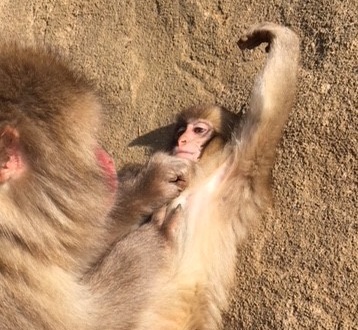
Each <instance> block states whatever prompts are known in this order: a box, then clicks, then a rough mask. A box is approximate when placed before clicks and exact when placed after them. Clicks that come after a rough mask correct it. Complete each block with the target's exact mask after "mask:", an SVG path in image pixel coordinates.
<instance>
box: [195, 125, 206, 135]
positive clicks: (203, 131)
mask: <svg viewBox="0 0 358 330" xmlns="http://www.w3.org/2000/svg"><path fill="white" fill-rule="evenodd" d="M206 131H207V129H206V128H204V127H199V126H197V127H194V133H196V134H203V133H205V132H206Z"/></svg>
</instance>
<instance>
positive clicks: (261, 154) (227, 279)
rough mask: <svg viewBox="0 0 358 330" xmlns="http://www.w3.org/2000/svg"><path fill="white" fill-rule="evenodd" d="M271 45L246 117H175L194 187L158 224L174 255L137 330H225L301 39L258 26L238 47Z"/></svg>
mask: <svg viewBox="0 0 358 330" xmlns="http://www.w3.org/2000/svg"><path fill="white" fill-rule="evenodd" d="M261 43H268V46H267V48H266V50H267V51H268V58H267V61H266V65H265V67H264V69H263V71H262V72H261V73H260V74H259V76H258V77H257V79H256V82H255V84H254V87H253V91H252V96H251V102H250V107H249V110H248V112H247V113H246V114H245V115H244V117H243V118H242V120H241V121H240V123H239V120H238V117H237V116H236V115H234V114H232V113H230V112H228V111H227V110H225V109H223V108H221V107H218V106H199V107H193V108H190V109H188V110H186V111H184V112H182V113H181V114H180V115H179V116H178V120H177V126H176V133H175V137H174V143H173V148H172V154H173V155H175V156H177V157H180V158H185V159H189V160H191V161H193V162H195V172H194V175H193V177H192V178H191V181H190V184H189V187H187V189H185V190H184V191H183V192H182V193H181V195H180V196H179V197H178V198H177V199H175V200H173V202H172V203H170V204H169V205H168V206H167V207H165V208H163V209H162V210H160V211H159V212H158V213H157V214H156V215H154V217H153V218H154V220H155V221H158V222H161V221H163V220H165V221H168V220H170V222H168V223H169V231H170V232H171V235H172V238H173V249H174V250H175V251H176V254H175V257H174V258H173V261H172V265H171V268H170V269H169V271H168V277H167V281H166V282H165V281H163V283H162V284H161V285H162V287H161V288H158V290H157V292H156V293H155V294H154V295H153V299H152V301H151V303H150V304H149V306H152V307H151V308H149V309H148V310H147V311H145V313H144V315H143V318H142V319H141V321H140V326H139V327H138V329H148V330H149V329H161V330H164V329H165V330H167V329H171V330H176V329H178V330H179V329H180V330H183V329H185V330H198V329H211V330H212V329H217V328H220V326H221V311H222V310H223V309H225V308H226V307H227V304H228V301H227V296H228V289H229V288H230V286H231V285H232V282H233V279H234V270H235V259H236V247H237V244H238V242H240V240H242V238H243V237H244V236H245V234H246V232H247V229H248V228H249V227H250V225H251V224H252V223H254V222H255V221H256V220H257V219H258V217H259V215H260V213H261V212H262V211H263V210H264V209H265V208H266V207H267V206H268V205H269V203H270V186H269V181H270V173H271V169H272V166H273V163H274V157H275V148H276V145H277V143H278V141H279V139H280V137H281V134H282V130H283V127H284V124H285V122H286V120H287V117H288V114H289V112H290V110H291V108H292V103H293V100H294V94H295V86H296V79H297V68H298V60H299V41H298V38H297V36H296V35H295V34H294V33H293V32H292V31H291V30H290V29H288V28H286V27H282V26H279V25H276V24H272V23H263V24H260V25H257V26H254V27H253V28H252V29H251V30H250V31H248V32H247V33H246V34H245V35H244V36H243V37H242V38H241V39H240V40H239V43H238V44H239V47H240V48H241V49H251V48H255V47H257V46H258V45H260V44H261Z"/></svg>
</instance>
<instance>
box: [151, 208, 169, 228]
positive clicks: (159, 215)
mask: <svg viewBox="0 0 358 330" xmlns="http://www.w3.org/2000/svg"><path fill="white" fill-rule="evenodd" d="M166 213H167V210H166V207H165V206H163V207H161V208H160V209H158V210H157V211H155V212H154V213H153V215H152V219H151V221H152V222H153V223H155V224H156V225H158V227H161V226H162V225H163V222H164V220H165V218H166Z"/></svg>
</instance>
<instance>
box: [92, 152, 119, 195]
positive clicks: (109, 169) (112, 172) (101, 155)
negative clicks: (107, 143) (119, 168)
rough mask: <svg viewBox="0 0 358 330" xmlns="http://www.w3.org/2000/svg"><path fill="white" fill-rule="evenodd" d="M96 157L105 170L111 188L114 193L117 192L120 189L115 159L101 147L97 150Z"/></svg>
mask: <svg viewBox="0 0 358 330" xmlns="http://www.w3.org/2000/svg"><path fill="white" fill-rule="evenodd" d="M96 157H97V160H98V163H99V165H100V166H101V167H102V168H103V170H104V172H105V173H106V175H107V178H108V183H109V186H110V188H111V190H112V192H113V193H114V192H116V191H117V188H118V181H117V172H116V167H115V164H114V160H113V158H112V157H111V156H110V155H109V154H108V153H107V152H106V151H105V150H104V149H103V148H101V147H99V146H98V147H97V149H96Z"/></svg>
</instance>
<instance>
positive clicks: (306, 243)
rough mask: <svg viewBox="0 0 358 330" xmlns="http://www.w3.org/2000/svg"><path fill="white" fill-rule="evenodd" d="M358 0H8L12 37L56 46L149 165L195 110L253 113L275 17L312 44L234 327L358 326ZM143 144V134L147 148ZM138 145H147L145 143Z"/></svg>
mask: <svg viewBox="0 0 358 330" xmlns="http://www.w3.org/2000/svg"><path fill="white" fill-rule="evenodd" d="M357 12H358V3H357V1H348V0H341V1H339V0H332V1H328V0H306V1H299V0H288V1H282V0H267V1H257V0H250V1H249V0H241V1H234V0H221V1H220V0H202V1H190V0H187V1H184V0H173V1H165V0H137V1H134V0H121V1H119V0H117V1H114V0H113V1H107V0H92V1H85V0H72V1H70V0H58V1H55V0H47V1H44V0H37V1H36V0H2V1H1V2H0V27H1V32H0V36H1V38H2V39H9V38H10V39H17V40H23V41H25V42H27V43H34V42H39V43H45V44H47V45H52V46H54V47H55V48H58V49H59V50H60V51H62V52H63V53H65V54H66V55H67V56H69V57H70V58H71V59H72V62H73V65H74V67H76V68H78V69H79V70H81V71H84V72H85V73H86V74H87V75H88V76H89V77H91V78H93V79H94V80H95V81H96V82H97V85H98V89H99V90H100V92H101V94H102V97H103V102H104V104H105V119H106V121H105V127H104V130H103V134H102V139H103V142H104V144H105V145H106V146H107V148H108V149H109V151H110V152H111V153H112V154H113V155H114V156H115V158H116V160H117V164H118V166H121V164H123V163H125V162H129V161H143V160H145V159H146V157H147V154H148V153H149V152H150V150H149V149H148V147H144V146H140V144H145V145H151V146H154V147H158V146H161V145H162V144H163V139H162V138H160V137H158V134H148V133H150V132H152V131H155V130H156V129H158V128H159V127H161V126H163V125H167V124H169V123H170V122H171V120H172V119H173V115H174V114H175V113H176V112H178V111H179V110H181V109H183V108H184V107H187V106H189V105H193V104H197V103H201V102H217V103H221V104H223V105H225V106H226V107H228V108H230V109H232V110H233V111H236V112H238V111H240V110H241V109H242V108H243V107H245V104H247V101H248V98H249V93H250V90H251V86H252V83H253V79H254V76H255V75H256V74H257V72H258V70H259V68H260V67H261V66H262V63H263V59H264V54H263V52H262V51H261V52H260V51H256V52H254V53H252V54H250V53H245V54H243V53H242V52H241V51H240V50H239V49H238V48H237V47H236V41H237V40H238V37H239V36H240V34H241V33H242V32H243V31H244V30H245V29H246V28H248V27H249V26H250V25H251V24H253V23H256V22H259V21H263V20H269V21H274V22H278V23H282V24H285V25H288V26H290V27H292V28H293V29H294V30H295V31H296V32H297V33H298V34H299V35H300V38H301V50H302V58H301V69H300V82H299V91H298V96H297V102H296V106H295V108H294V111H293V113H292V114H291V116H290V119H289V122H288V124H287V127H286V130H285V134H284V137H283V139H282V142H281V145H280V147H279V150H278V159H277V164H276V166H275V169H274V173H273V175H274V191H275V210H274V211H271V212H269V213H268V214H266V216H265V217H264V219H263V221H262V222H261V224H260V226H259V228H257V229H256V230H254V231H253V232H252V234H251V236H250V239H249V240H247V242H246V243H245V244H243V245H242V246H241V247H240V249H239V260H238V266H237V285H236V288H235V289H234V290H233V291H232V304H231V309H230V311H229V312H228V313H227V314H226V315H225V320H226V321H225V327H224V328H225V329H228V330H230V329H252V330H254V329H337V330H338V329H339V330H348V329H358V316H357V315H358V307H357V301H358V249H357V248H358V235H357V232H358V223H357V174H356V173H357V127H358V126H357V89H358V84H357V73H358V64H357V63H358V40H357V18H356V16H357ZM139 137H140V139H138V138H139ZM138 141H139V142H138Z"/></svg>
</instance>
